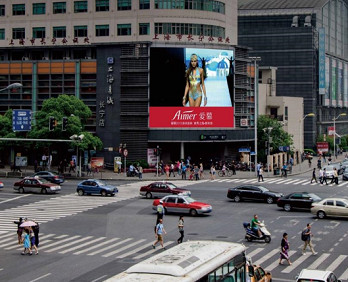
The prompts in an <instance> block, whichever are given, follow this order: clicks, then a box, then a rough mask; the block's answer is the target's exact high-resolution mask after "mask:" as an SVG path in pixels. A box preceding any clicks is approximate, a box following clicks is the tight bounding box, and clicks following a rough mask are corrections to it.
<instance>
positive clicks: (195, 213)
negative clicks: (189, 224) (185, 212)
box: [190, 209, 198, 216]
mask: <svg viewBox="0 0 348 282" xmlns="http://www.w3.org/2000/svg"><path fill="white" fill-rule="evenodd" d="M197 214H198V213H197V211H196V210H195V209H191V210H190V215H191V216H196V215H197Z"/></svg>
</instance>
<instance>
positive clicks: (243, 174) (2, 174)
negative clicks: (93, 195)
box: [0, 154, 344, 181]
mask: <svg viewBox="0 0 348 282" xmlns="http://www.w3.org/2000/svg"><path fill="white" fill-rule="evenodd" d="M317 160H318V157H313V159H312V164H311V167H309V166H308V161H307V160H305V161H304V162H303V163H302V164H301V165H295V166H293V167H292V173H290V174H288V177H291V176H292V175H299V174H304V173H307V172H309V171H312V170H313V168H316V167H317ZM343 160H344V155H343V154H342V155H339V156H338V157H337V160H335V161H334V162H341V161H343ZM325 165H327V161H326V163H324V162H322V166H325ZM52 171H57V167H53V169H52ZM32 174H34V168H33V167H27V168H26V169H25V168H23V169H22V172H15V173H14V172H11V169H10V167H9V166H5V168H3V169H0V179H1V178H6V177H9V178H10V177H14V178H20V177H25V176H30V175H32ZM64 176H65V178H66V179H88V178H98V179H105V180H124V181H136V180H139V178H138V177H126V176H125V173H120V174H118V173H114V172H113V171H111V170H103V171H101V172H99V173H95V174H94V175H93V174H92V175H89V176H88V177H87V176H86V173H85V172H82V176H81V177H76V174H74V173H73V174H72V175H69V174H67V173H66V174H64ZM264 177H265V178H276V177H281V176H280V175H274V173H273V171H272V172H270V173H267V172H264ZM187 178H188V177H187ZM228 178H238V179H251V178H256V173H255V171H251V172H250V171H236V175H233V176H232V177H226V176H224V177H219V176H218V175H217V173H216V177H215V179H228ZM204 179H210V174H209V171H208V170H205V171H204ZM143 180H151V181H156V180H160V181H162V180H166V176H165V175H162V176H158V177H156V175H155V173H153V172H151V173H144V174H143ZM175 180H181V176H178V175H177V174H176V176H175V177H173V176H171V177H170V178H169V181H175ZM187 181H189V180H188V179H187Z"/></svg>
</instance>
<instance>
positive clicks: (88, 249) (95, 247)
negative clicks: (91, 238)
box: [74, 238, 120, 255]
mask: <svg viewBox="0 0 348 282" xmlns="http://www.w3.org/2000/svg"><path fill="white" fill-rule="evenodd" d="M119 239H120V238H112V239H110V240H106V241H104V242H102V243H99V244H98V245H94V246H91V247H89V248H87V249H83V250H81V251H78V252H75V253H74V255H79V254H83V253H87V252H89V251H91V250H94V249H97V248H99V247H101V246H104V245H107V244H111V243H112V242H115V241H117V240H119Z"/></svg>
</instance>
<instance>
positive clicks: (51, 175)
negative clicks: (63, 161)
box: [33, 171, 65, 184]
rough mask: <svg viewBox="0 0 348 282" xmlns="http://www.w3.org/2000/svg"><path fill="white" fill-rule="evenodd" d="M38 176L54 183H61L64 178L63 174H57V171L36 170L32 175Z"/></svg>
mask: <svg viewBox="0 0 348 282" xmlns="http://www.w3.org/2000/svg"><path fill="white" fill-rule="evenodd" d="M35 176H38V177H41V178H43V179H46V180H48V181H50V182H52V183H56V184H61V183H63V182H64V181H65V180H64V176H62V175H58V174H57V173H55V172H53V171H40V172H37V173H35V174H34V175H33V177H35Z"/></svg>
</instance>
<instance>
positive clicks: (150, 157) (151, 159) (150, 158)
mask: <svg viewBox="0 0 348 282" xmlns="http://www.w3.org/2000/svg"><path fill="white" fill-rule="evenodd" d="M147 163H148V164H149V166H150V167H155V166H156V163H157V156H156V154H155V149H147Z"/></svg>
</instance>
